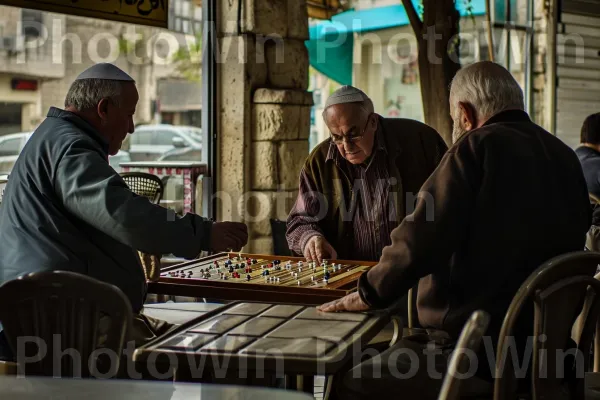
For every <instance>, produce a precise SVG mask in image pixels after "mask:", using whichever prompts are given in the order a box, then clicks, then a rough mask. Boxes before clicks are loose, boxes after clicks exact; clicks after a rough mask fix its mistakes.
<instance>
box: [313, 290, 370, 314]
mask: <svg viewBox="0 0 600 400" xmlns="http://www.w3.org/2000/svg"><path fill="white" fill-rule="evenodd" d="M368 309H369V306H368V305H367V304H366V303H365V302H364V301H362V299H361V298H360V295H359V294H358V292H353V293H350V294H349V295H346V296H344V297H342V298H341V299H337V300H333V301H330V302H329V303H326V304H323V305H321V306H319V307H317V310H318V311H321V312H341V311H366V310H368Z"/></svg>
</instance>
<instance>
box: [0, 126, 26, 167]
mask: <svg viewBox="0 0 600 400" xmlns="http://www.w3.org/2000/svg"><path fill="white" fill-rule="evenodd" d="M30 136H31V132H19V133H11V134H9V135H4V136H0V174H9V173H10V171H11V170H12V168H13V166H14V165H15V162H16V161H17V158H18V157H19V154H21V150H22V149H23V147H24V146H25V143H27V141H28V140H29V137H30Z"/></svg>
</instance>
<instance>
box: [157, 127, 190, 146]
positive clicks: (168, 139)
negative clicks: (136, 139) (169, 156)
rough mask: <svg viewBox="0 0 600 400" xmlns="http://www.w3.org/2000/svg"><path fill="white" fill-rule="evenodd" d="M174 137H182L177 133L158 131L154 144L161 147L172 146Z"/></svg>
mask: <svg viewBox="0 0 600 400" xmlns="http://www.w3.org/2000/svg"><path fill="white" fill-rule="evenodd" d="M174 137H180V135H179V134H177V132H172V131H157V132H156V137H155V141H154V143H153V144H156V145H159V146H172V145H173V138H174ZM182 139H183V138H182Z"/></svg>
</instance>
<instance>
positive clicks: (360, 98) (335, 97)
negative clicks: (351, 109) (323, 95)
mask: <svg viewBox="0 0 600 400" xmlns="http://www.w3.org/2000/svg"><path fill="white" fill-rule="evenodd" d="M364 101H367V102H368V103H369V104H372V103H371V99H369V96H367V95H366V94H365V92H363V91H362V90H360V89H357V88H355V87H354V86H350V85H345V86H342V87H341V88H339V89H338V90H336V91H335V92H333V94H332V95H331V96H329V98H328V99H327V102H326V103H325V109H327V108H329V107H331V106H333V105H336V104H346V103H362V102H364Z"/></svg>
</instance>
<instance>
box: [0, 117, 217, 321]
mask: <svg viewBox="0 0 600 400" xmlns="http://www.w3.org/2000/svg"><path fill="white" fill-rule="evenodd" d="M211 226H212V222H210V221H208V220H206V219H204V218H201V217H199V216H197V215H193V214H187V215H186V216H184V217H182V218H180V217H175V215H174V214H173V213H172V212H171V211H169V210H167V209H165V208H163V207H160V206H157V205H154V204H151V203H150V202H149V201H148V200H147V199H146V198H144V197H140V196H137V195H135V194H134V193H133V192H131V191H130V190H129V189H128V187H127V186H126V184H125V182H124V181H123V180H122V179H121V177H120V175H119V174H118V173H116V171H115V170H114V169H113V168H112V167H111V166H110V165H109V164H108V145H107V143H106V141H105V140H104V139H103V138H102V137H101V136H100V134H99V133H98V132H97V131H96V130H95V129H94V128H93V127H92V126H91V125H90V124H88V123H87V122H86V121H84V120H83V119H81V118H79V117H78V116H76V115H75V114H73V113H70V112H67V111H63V110H60V109H57V108H51V109H50V111H49V113H48V117H47V119H46V120H45V121H44V122H43V123H42V124H41V125H40V127H39V128H38V129H37V130H36V131H35V132H34V133H33V135H32V136H31V138H30V139H29V141H28V143H27V144H26V146H25V147H24V149H23V151H22V153H21V155H20V156H19V158H18V160H17V162H16V164H15V166H14V168H13V170H12V172H11V174H10V177H9V182H8V184H7V186H6V191H5V194H4V199H3V201H2V205H1V206H0V282H6V281H8V280H11V279H15V278H17V277H19V276H21V275H23V274H27V273H31V272H37V271H49V270H67V271H73V272H78V273H82V274H85V275H88V276H91V277H93V278H97V279H99V280H101V281H104V282H108V283H111V284H113V285H115V286H117V287H119V288H120V289H121V290H122V291H123V292H124V293H125V295H126V296H127V297H128V298H129V299H130V301H131V304H132V307H133V309H134V311H136V312H138V311H139V310H140V309H141V308H142V305H143V303H144V298H145V295H146V281H145V277H144V272H143V270H142V268H141V265H140V262H139V258H138V256H137V254H136V252H135V250H140V251H143V252H146V253H151V254H168V253H173V254H175V255H176V256H179V257H184V258H193V257H195V256H197V255H198V254H199V253H200V252H201V251H202V250H207V249H208V247H209V243H210V228H211Z"/></svg>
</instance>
